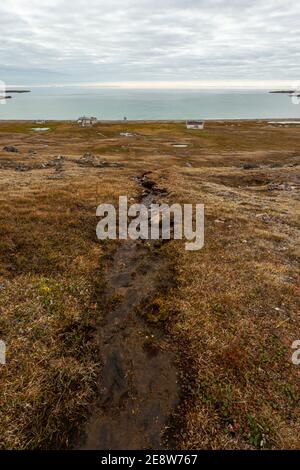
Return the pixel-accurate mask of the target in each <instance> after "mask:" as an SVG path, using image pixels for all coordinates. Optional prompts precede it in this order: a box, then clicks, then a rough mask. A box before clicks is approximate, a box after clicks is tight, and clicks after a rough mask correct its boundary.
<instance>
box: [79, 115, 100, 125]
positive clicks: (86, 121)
mask: <svg viewBox="0 0 300 470" xmlns="http://www.w3.org/2000/svg"><path fill="white" fill-rule="evenodd" d="M97 121H98V119H97V118H96V117H87V116H82V117H80V118H78V119H77V124H79V125H80V126H82V127H87V126H93V125H94V124H96V122H97Z"/></svg>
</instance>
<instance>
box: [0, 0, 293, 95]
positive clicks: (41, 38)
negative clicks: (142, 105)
mask: <svg viewBox="0 0 300 470" xmlns="http://www.w3.org/2000/svg"><path fill="white" fill-rule="evenodd" d="M0 17H1V22H0V38H1V42H0V80H2V81H4V82H5V83H7V84H9V85H19V86H23V85H30V86H34V85H44V86H45V85H50V84H53V85H70V84H86V85H89V86H99V85H101V86H124V87H167V88H168V87H170V88H172V87H173V88H174V87H175V88H176V87H179V88H180V87H187V88H193V87H198V86H199V87H201V86H218V85H219V86H231V85H233V86H235V85H236V86H244V85H245V86H260V87H263V86H266V87H267V86H271V84H272V85H273V86H274V87H276V86H277V87H279V86H280V85H282V86H283V85H286V86H287V85H288V84H289V83H291V84H292V83H295V82H297V81H300V28H299V24H300V2H299V1H297V0H293V1H291V0H263V1H262V0H251V1H250V0H247V1H244V0H85V1H84V0H3V1H1V3H0Z"/></svg>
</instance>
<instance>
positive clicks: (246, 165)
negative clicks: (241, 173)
mask: <svg viewBox="0 0 300 470" xmlns="http://www.w3.org/2000/svg"><path fill="white" fill-rule="evenodd" d="M255 168H259V165H257V164H256V163H244V165H243V169H244V170H254V169H255Z"/></svg>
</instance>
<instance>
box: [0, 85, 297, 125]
mask: <svg viewBox="0 0 300 470" xmlns="http://www.w3.org/2000/svg"><path fill="white" fill-rule="evenodd" d="M11 96H12V98H11V99H7V100H5V103H4V101H3V100H0V119H1V120H8V119H12V120H26V119H28V120H37V119H43V120H61V119H62V120H64V119H66V120H73V119H77V118H78V117H80V116H83V115H85V116H95V117H97V118H98V119H100V120H101V119H103V120H120V119H123V118H124V117H126V118H127V119H128V120H156V119H157V120H172V119H174V120H177V119H178V120H179V119H220V120H223V119H300V100H299V104H298V105H297V104H294V103H293V101H292V99H291V97H289V96H288V95H287V94H271V93H269V90H261V89H260V90H253V89H251V90H249V89H230V90H229V89H226V90H221V89H207V90H204V89H201V90H195V89H190V90H183V89H178V90H174V89H170V90H166V89H125V88H118V87H115V88H113V87H103V88H97V89H95V88H88V87H86V88H84V87H49V88H48V87H43V88H38V87H37V88H32V89H31V92H30V93H23V94H13V95H11Z"/></svg>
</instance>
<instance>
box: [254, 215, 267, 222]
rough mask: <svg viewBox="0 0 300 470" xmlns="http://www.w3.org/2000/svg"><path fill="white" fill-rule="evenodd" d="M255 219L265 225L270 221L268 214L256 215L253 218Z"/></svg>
mask: <svg viewBox="0 0 300 470" xmlns="http://www.w3.org/2000/svg"><path fill="white" fill-rule="evenodd" d="M255 217H256V218H257V219H260V220H261V221H262V222H264V223H265V224H267V223H269V222H270V220H271V217H270V216H269V215H268V214H256V216H255Z"/></svg>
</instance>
